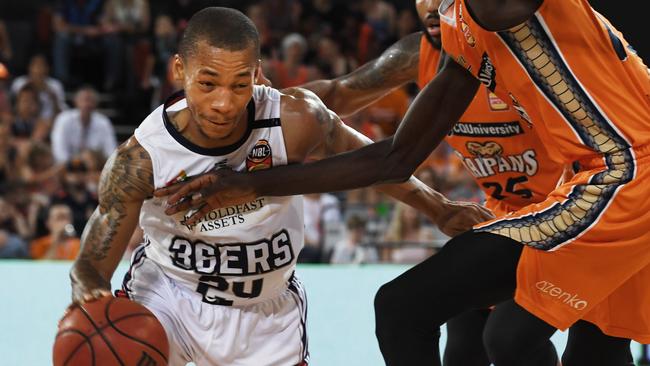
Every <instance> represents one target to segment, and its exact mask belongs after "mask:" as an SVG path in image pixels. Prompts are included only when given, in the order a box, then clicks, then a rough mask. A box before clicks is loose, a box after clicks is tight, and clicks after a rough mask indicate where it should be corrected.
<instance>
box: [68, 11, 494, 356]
mask: <svg viewBox="0 0 650 366" xmlns="http://www.w3.org/2000/svg"><path fill="white" fill-rule="evenodd" d="M258 70H259V39H258V34H257V30H256V29H255V26H254V25H253V23H252V22H251V21H250V20H249V19H248V18H246V17H245V16H244V15H243V14H241V13H240V12H238V11H235V10H231V9H226V8H216V7H213V8H206V9H204V10H202V11H200V12H198V13H197V14H195V15H194V16H193V17H192V19H191V20H190V22H189V24H188V27H187V29H186V30H185V33H184V35H183V39H182V40H181V43H180V45H179V55H177V56H176V59H175V61H174V68H173V71H174V76H175V77H176V78H177V79H178V80H181V81H182V82H183V85H184V91H182V92H179V93H177V94H176V95H174V96H172V97H170V98H169V100H168V101H167V102H166V103H165V104H164V105H162V106H160V107H158V108H157V109H156V110H155V111H153V112H152V113H151V114H150V115H149V116H148V117H147V118H146V119H145V120H144V122H143V123H142V124H141V125H140V126H139V127H138V129H137V130H136V131H135V133H134V136H132V137H131V138H129V139H128V140H127V141H126V142H125V143H124V144H122V145H121V146H120V147H119V148H118V149H117V151H116V152H115V153H114V154H113V156H112V157H111V158H110V159H109V161H108V162H107V164H106V166H105V167H104V171H103V172H102V177H101V182H100V190H99V192H100V197H99V207H98V208H97V210H96V211H95V213H94V214H93V216H92V217H91V219H90V220H89V222H88V224H87V226H86V229H85V230H84V234H83V238H82V241H83V246H82V250H81V253H80V255H79V257H78V258H77V259H76V261H75V263H74V265H73V268H72V270H71V279H72V296H73V301H74V302H76V303H82V302H84V301H92V300H93V299H95V298H98V297H100V296H106V295H110V279H111V277H112V275H113V272H114V271H115V268H116V267H117V265H118V263H119V260H120V258H121V257H122V255H123V253H124V251H125V247H126V245H127V243H128V241H129V238H130V236H131V235H132V233H133V230H134V228H135V226H136V225H137V224H138V218H139V224H140V226H141V227H142V228H143V230H144V234H145V243H144V245H142V246H140V247H139V248H138V249H137V250H136V251H135V252H134V255H133V258H132V264H131V268H130V270H129V272H128V273H127V274H126V276H125V279H124V283H123V289H122V290H123V291H122V293H124V294H126V295H127V296H128V297H129V298H131V299H133V300H135V301H138V302H140V303H142V304H144V305H145V306H147V307H148V308H149V309H150V310H151V311H152V312H153V313H154V314H155V315H156V316H157V317H158V319H159V320H160V322H161V323H162V324H163V326H164V327H165V330H166V332H167V337H168V339H169V341H170V362H169V364H170V365H184V364H186V363H187V362H190V361H193V362H195V363H196V364H198V365H255V366H259V365H288V366H292V365H302V364H306V362H307V360H308V353H307V344H306V332H305V328H304V326H305V320H306V319H305V318H306V306H305V294H304V291H303V289H302V286H301V284H300V282H299V281H298V280H297V278H296V277H295V275H294V270H295V264H296V258H297V257H298V253H299V252H300V250H301V248H302V246H303V212H302V198H301V197H300V196H291V197H273V198H271V197H260V198H254V199H251V200H250V202H247V203H244V204H242V205H236V206H230V207H225V208H221V209H218V210H214V211H211V212H209V213H208V214H206V215H205V216H204V217H202V218H201V219H200V220H198V221H197V222H194V223H191V224H190V223H189V222H188V221H187V220H186V218H187V217H188V215H187V214H183V213H179V214H176V215H172V216H167V215H166V214H165V212H164V211H165V209H166V206H165V204H164V202H165V199H164V198H153V197H152V192H153V191H154V189H156V188H162V187H165V186H167V185H169V184H172V183H175V182H179V181H183V180H185V179H187V178H188V177H191V176H193V175H198V174H201V173H205V172H207V171H209V170H211V169H218V168H220V167H228V168H230V169H233V170H235V171H252V170H256V169H269V168H272V167H274V166H279V165H286V164H289V163H293V162H302V161H304V160H305V159H308V158H310V159H312V158H316V159H317V158H322V157H324V156H328V155H332V154H336V153H339V152H344V151H348V150H352V149H355V148H358V147H360V146H361V145H364V144H366V143H368V141H367V139H365V138H364V137H362V136H361V135H359V134H358V133H356V132H354V130H352V129H350V128H348V127H346V126H345V125H344V124H343V123H342V122H341V121H340V120H339V118H338V117H337V116H336V115H335V114H334V113H332V112H331V111H329V110H328V109H327V108H326V107H325V106H324V105H323V104H322V102H321V101H320V100H319V99H318V98H317V97H316V96H315V95H314V94H312V93H310V92H308V91H306V90H301V89H290V90H285V91H283V92H280V91H278V90H275V89H272V88H269V87H266V86H257V85H254V83H255V81H256V80H257V77H258V72H259V71H258ZM383 190H384V191H385V192H387V193H389V194H391V195H392V196H393V197H396V198H398V199H400V200H402V201H404V202H406V203H408V204H410V205H412V206H414V207H416V208H418V209H420V210H422V211H423V212H425V213H427V214H428V216H429V217H430V218H431V219H432V220H434V221H435V222H436V223H438V224H439V225H440V226H441V227H442V228H444V229H445V230H446V231H447V232H449V233H450V234H453V233H455V232H459V231H463V230H465V229H468V228H469V227H471V226H472V224H475V223H477V222H481V221H483V220H484V219H487V218H489V217H490V214H489V212H487V211H486V210H485V209H483V208H481V207H480V206H478V205H473V204H460V203H452V202H449V201H447V200H445V199H444V198H443V197H442V196H441V195H439V194H438V193H437V192H435V191H433V190H432V189H430V188H428V187H426V186H425V185H424V184H422V183H421V182H419V181H417V180H415V179H411V180H410V181H409V182H407V183H405V184H402V185H394V186H386V187H384V188H383Z"/></svg>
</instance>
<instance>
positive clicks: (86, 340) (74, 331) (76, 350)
mask: <svg viewBox="0 0 650 366" xmlns="http://www.w3.org/2000/svg"><path fill="white" fill-rule="evenodd" d="M136 316H144V317H153V318H156V316H155V315H153V314H150V313H137V314H128V315H124V316H121V317H119V318H117V319H115V321H113V322H109V324H106V325H104V326H101V327H95V329H96V331H95V332H93V333H90V334H88V335H86V334H85V333H83V332H81V331H79V330H77V329H74V328H68V329H65V330H62V331H60V332H58V333H57V334H56V337H55V339H56V338H59V336H60V335H63V334H65V333H69V332H73V333H78V334H81V335H82V336H83V337H84V339H85V341H84V342H81V343H79V344H78V345H77V347H76V348H75V349H73V350H72V351H71V352H70V356H69V357H68V359H67V360H66V361H65V362H64V363H63V364H64V366H65V365H66V364H67V363H68V362H69V361H70V359H71V358H72V356H74V354H75V353H77V352H78V351H79V349H81V347H82V346H83V345H84V343H88V345H89V346H90V351H91V353H92V357H93V365H95V349H94V348H93V345H92V342H91V338H92V337H94V336H96V335H97V334H99V332H98V331H97V330H104V329H106V328H108V327H112V328H114V329H116V330H117V328H115V327H114V326H113V323H115V324H117V323H119V322H121V321H122V320H126V319H128V318H132V317H136ZM156 320H157V318H156ZM118 333H119V334H122V333H121V332H119V331H118ZM163 357H164V356H163ZM165 360H166V359H165Z"/></svg>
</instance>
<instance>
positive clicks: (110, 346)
mask: <svg viewBox="0 0 650 366" xmlns="http://www.w3.org/2000/svg"><path fill="white" fill-rule="evenodd" d="M113 300H115V298H113V299H111V300H110V301H109V302H108V304H107V305H106V307H109V306H110V304H111V303H112V302H113ZM79 308H80V309H81V312H82V313H83V314H84V315H85V316H86V318H87V319H88V320H89V321H90V323H91V324H92V325H93V327H95V329H96V330H97V334H99V336H100V337H102V339H103V340H104V343H106V346H107V347H108V349H109V350H111V352H112V353H113V356H115V358H116V359H117V362H119V363H120V365H122V366H125V365H124V362H122V359H121V358H120V356H118V354H117V352H116V351H115V349H114V348H113V345H112V344H111V343H110V342H109V341H108V339H106V336H105V335H104V334H103V333H102V330H101V329H100V328H99V327H98V326H97V324H95V321H94V320H93V318H92V317H91V316H90V314H88V312H87V311H86V309H84V307H83V306H79Z"/></svg>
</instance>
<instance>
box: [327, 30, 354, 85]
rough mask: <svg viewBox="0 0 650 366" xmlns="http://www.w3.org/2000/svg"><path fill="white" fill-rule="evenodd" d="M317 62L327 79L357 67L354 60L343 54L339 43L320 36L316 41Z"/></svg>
mask: <svg viewBox="0 0 650 366" xmlns="http://www.w3.org/2000/svg"><path fill="white" fill-rule="evenodd" d="M318 62H319V64H320V65H319V67H320V69H321V70H324V71H325V72H324V74H325V78H327V79H332V78H336V77H339V76H341V75H345V74H347V73H349V72H352V71H353V70H354V69H356V68H357V63H356V61H354V60H353V59H349V58H347V57H345V56H343V55H342V54H341V50H340V49H339V45H338V44H337V43H336V42H334V40H332V39H331V38H329V37H322V38H321V39H320V40H319V41H318Z"/></svg>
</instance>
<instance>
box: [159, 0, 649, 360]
mask: <svg viewBox="0 0 650 366" xmlns="http://www.w3.org/2000/svg"><path fill="white" fill-rule="evenodd" d="M439 12H440V16H441V20H442V22H441V25H442V44H443V47H444V50H445V51H446V53H447V56H445V57H444V60H443V61H442V66H441V68H440V70H439V72H438V75H437V76H436V78H435V79H434V80H433V81H431V82H430V83H428V84H427V86H426V87H425V88H424V89H423V90H422V91H421V92H420V94H419V95H418V96H417V98H416V99H415V101H414V103H413V104H412V105H411V107H410V109H409V111H408V112H407V114H406V116H405V118H404V121H403V122H402V124H401V125H400V127H399V129H398V131H397V133H396V134H395V136H393V137H391V138H389V139H386V140H383V141H380V142H377V143H375V144H371V145H369V146H366V147H364V148H362V149H359V150H357V151H355V152H351V153H346V154H341V155H338V156H335V157H333V158H329V159H325V160H321V161H318V162H314V163H311V164H305V165H294V166H288V167H283V168H281V169H278V170H269V171H263V172H255V173H252V174H241V173H234V172H232V171H226V170H221V171H216V172H211V173H209V174H206V175H204V176H202V177H200V178H197V179H195V180H194V181H193V182H191V183H189V184H187V185H185V186H183V187H180V188H179V189H178V190H176V188H174V189H171V190H166V191H163V192H160V193H159V194H163V193H169V192H170V191H174V192H175V194H174V195H173V196H171V197H170V198H169V202H170V203H172V204H177V206H176V207H175V208H171V209H169V210H168V213H171V212H173V211H174V210H177V209H180V210H183V209H186V208H188V207H189V208H201V206H203V205H205V206H206V207H202V208H201V209H200V210H199V211H198V212H197V214H199V215H200V212H201V210H204V209H206V208H207V207H218V206H221V205H224V204H231V203H233V202H238V201H241V199H242V198H241V197H242V196H244V195H245V196H247V198H249V197H250V196H257V195H287V194H296V193H310V192H325V191H333V190H345V189H353V188H358V187H362V186H367V185H371V184H377V183H385V182H395V181H401V180H403V179H406V177H408V176H409V174H411V173H412V172H413V171H414V169H416V167H417V166H418V165H419V164H420V163H421V162H422V161H423V160H424V159H425V158H426V157H427V156H428V155H429V154H430V152H431V151H432V149H433V148H435V146H436V145H437V144H438V143H439V142H440V141H441V140H442V139H443V138H444V137H445V136H446V134H447V133H448V132H449V131H450V130H451V129H452V127H453V125H454V124H455V122H456V121H457V120H458V118H460V116H461V115H462V113H463V112H464V111H465V109H466V108H467V106H468V105H469V103H470V102H471V100H472V99H473V97H474V96H475V94H476V91H477V88H478V86H479V83H483V84H484V85H485V86H486V87H487V88H488V89H490V90H491V91H493V92H494V93H495V94H497V95H498V96H499V98H501V99H502V100H504V101H507V102H508V103H509V104H510V105H511V106H512V107H513V108H515V109H516V110H517V111H518V112H519V113H520V115H521V116H522V118H524V119H525V120H526V121H527V122H528V123H530V124H532V125H533V126H534V127H535V129H536V133H537V134H538V136H539V137H540V139H541V140H542V141H543V143H544V144H545V145H546V146H547V147H548V149H547V152H548V154H549V157H550V158H552V159H553V160H555V161H558V162H559V163H563V164H569V163H572V162H578V165H579V169H578V172H577V173H576V174H575V175H574V177H573V178H572V179H570V180H569V181H567V182H565V183H564V184H562V185H561V186H559V187H558V188H557V189H555V190H553V191H552V192H550V193H549V194H548V195H547V198H546V199H545V200H544V201H542V202H539V203H535V204H531V205H528V206H525V207H524V208H522V209H520V210H517V211H515V212H512V213H510V214H508V215H506V216H505V217H501V218H497V219H495V220H494V221H491V222H487V223H485V224H482V225H479V226H476V227H475V228H474V229H473V230H471V231H469V232H467V233H464V234H462V235H459V236H457V237H455V238H453V239H452V240H450V242H449V243H448V244H447V245H446V246H445V247H444V248H443V249H442V250H441V251H440V252H439V253H438V254H436V255H434V256H432V257H431V258H429V259H427V260H426V261H424V262H422V263H421V264H419V265H417V266H415V267H413V268H412V269H410V270H409V271H407V272H406V273H404V274H402V275H401V276H399V277H397V278H396V279H395V280H393V281H391V282H389V283H387V284H385V285H383V286H382V287H381V288H380V290H379V291H378V293H377V296H376V299H375V312H376V323H377V324H376V334H377V337H378V340H379V344H380V348H381V351H382V353H383V356H384V359H385V360H386V363H387V364H388V365H436V364H439V360H437V359H436V356H437V355H436V354H435V347H433V345H435V344H436V343H437V337H438V336H437V334H438V332H436V331H435V330H436V329H437V328H438V327H439V326H440V325H441V324H443V323H444V322H445V321H446V320H448V319H450V318H452V317H453V316H455V315H456V314H459V313H461V312H463V311H465V310H469V309H474V308H479V307H482V306H487V305H490V304H495V303H499V305H497V307H496V309H495V310H494V311H493V312H492V314H490V318H489V319H488V322H487V325H486V333H485V344H486V347H487V351H488V356H489V358H490V360H491V361H492V362H493V363H494V364H495V365H497V366H509V365H517V366H521V365H534V364H539V363H538V362H537V360H530V359H528V358H527V357H528V355H529V354H531V352H534V351H535V350H536V349H538V348H539V347H541V346H543V345H545V344H546V342H548V338H549V337H550V336H551V334H553V333H554V332H555V330H556V329H566V328H567V327H569V326H571V325H572V324H574V323H576V321H578V320H579V319H583V320H586V321H587V322H589V323H590V324H595V326H597V327H598V328H599V329H600V330H602V331H603V332H604V333H605V334H607V335H609V336H611V338H612V339H611V342H608V346H607V347H605V348H604V349H598V350H596V351H597V352H596V353H597V355H598V357H590V355H589V354H588V353H586V352H581V353H579V352H575V353H572V354H568V355H567V354H565V355H563V364H564V365H565V366H576V365H608V366H613V365H631V364H632V360H631V359H629V351H628V350H627V348H628V347H629V339H635V340H637V341H639V342H641V343H648V342H650V289H649V288H648V283H650V267H648V266H649V264H650V250H648V245H649V244H648V242H649V241H650V233H649V232H648V230H647V228H648V226H649V225H650V215H647V212H648V211H649V210H650V200H647V199H645V197H647V195H648V193H649V192H648V190H649V188H648V187H647V183H645V182H647V181H648V179H650V160H649V158H650V100H649V97H648V95H650V75H649V74H648V71H647V68H646V66H645V65H644V64H643V62H642V60H641V59H640V58H639V57H637V55H636V54H635V53H634V51H633V50H632V48H631V47H630V46H629V45H628V44H627V42H626V41H625V40H624V39H623V37H622V35H621V34H620V33H619V32H618V31H617V30H616V29H615V28H614V27H613V26H612V25H611V24H610V23H609V22H608V21H607V20H606V19H605V18H604V17H603V16H602V15H600V14H598V13H597V12H595V11H594V10H593V9H592V8H591V7H590V5H589V3H588V2H587V1H586V0H455V1H454V0H444V1H443V2H442V4H441V6H440V10H439ZM360 167H363V169H361V168H360ZM197 190H198V191H199V193H198V194H197V193H194V194H191V192H193V191H197ZM188 194H191V195H188ZM185 197H189V199H188V200H186V201H182V199H183V198H185ZM179 202H181V204H178V203H179ZM190 220H192V218H190ZM440 278H445V281H440V280H439V279H440ZM513 296H514V299H515V302H512V303H500V302H501V301H505V300H508V299H511V298H513ZM590 346H591V345H589V344H581V345H578V346H577V348H584V347H590Z"/></svg>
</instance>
